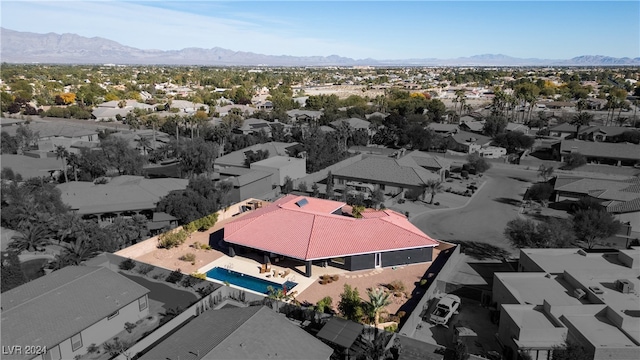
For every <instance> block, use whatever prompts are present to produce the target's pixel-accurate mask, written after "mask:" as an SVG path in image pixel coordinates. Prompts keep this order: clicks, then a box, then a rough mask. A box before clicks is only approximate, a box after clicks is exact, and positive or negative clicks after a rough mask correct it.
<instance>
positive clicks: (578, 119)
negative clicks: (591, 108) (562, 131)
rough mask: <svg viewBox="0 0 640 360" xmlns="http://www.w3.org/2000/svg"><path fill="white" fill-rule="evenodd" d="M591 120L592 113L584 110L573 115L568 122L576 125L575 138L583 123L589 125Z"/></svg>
mask: <svg viewBox="0 0 640 360" xmlns="http://www.w3.org/2000/svg"><path fill="white" fill-rule="evenodd" d="M592 120H593V114H590V113H588V112H584V111H583V112H579V113H577V114H575V115H574V116H573V118H572V119H571V121H570V122H569V123H570V124H571V125H575V126H576V137H575V138H576V139H577V138H578V134H579V133H580V128H581V127H582V126H584V125H589V123H591V121H592Z"/></svg>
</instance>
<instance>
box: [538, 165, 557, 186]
mask: <svg viewBox="0 0 640 360" xmlns="http://www.w3.org/2000/svg"><path fill="white" fill-rule="evenodd" d="M553 172H554V169H553V166H545V165H544V164H541V165H540V167H538V176H539V177H541V178H542V180H543V181H544V182H547V180H549V179H550V178H551V176H553Z"/></svg>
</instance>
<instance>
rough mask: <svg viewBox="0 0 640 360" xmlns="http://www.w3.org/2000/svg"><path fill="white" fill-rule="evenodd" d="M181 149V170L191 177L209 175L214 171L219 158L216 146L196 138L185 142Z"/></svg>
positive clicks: (179, 158)
mask: <svg viewBox="0 0 640 360" xmlns="http://www.w3.org/2000/svg"><path fill="white" fill-rule="evenodd" d="M180 148H181V149H180V151H179V155H178V160H179V165H180V169H181V171H185V172H186V173H187V174H188V176H189V177H191V176H193V175H199V174H209V173H211V172H212V171H213V161H214V160H215V159H216V158H217V156H218V147H217V145H216V144H214V143H212V142H209V141H205V140H204V139H202V138H195V139H186V140H183V141H182V143H181V144H180Z"/></svg>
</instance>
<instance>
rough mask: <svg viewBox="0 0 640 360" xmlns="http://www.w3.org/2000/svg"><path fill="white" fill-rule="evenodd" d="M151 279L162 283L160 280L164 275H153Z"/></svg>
mask: <svg viewBox="0 0 640 360" xmlns="http://www.w3.org/2000/svg"><path fill="white" fill-rule="evenodd" d="M152 278H154V279H155V280H160V281H162V279H163V278H164V275H163V274H153V276H152Z"/></svg>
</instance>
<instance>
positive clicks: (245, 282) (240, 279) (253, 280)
mask: <svg viewBox="0 0 640 360" xmlns="http://www.w3.org/2000/svg"><path fill="white" fill-rule="evenodd" d="M207 277H209V278H212V279H216V280H219V281H222V282H225V281H226V282H228V283H229V284H233V285H236V286H240V287H243V288H245V289H249V290H253V291H256V292H259V293H261V294H268V293H269V291H268V290H267V286H272V287H273V288H274V289H276V290H277V289H283V288H284V287H283V285H284V286H285V287H286V288H287V291H291V289H293V287H294V286H296V285H298V283H296V282H293V281H286V282H285V283H284V284H282V285H281V284H278V283H275V282H272V281H267V280H264V279H260V278H257V277H253V276H250V275H245V274H241V273H239V272H236V271H233V270H229V269H224V268H220V267H214V268H213V269H211V270H209V271H207Z"/></svg>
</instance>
